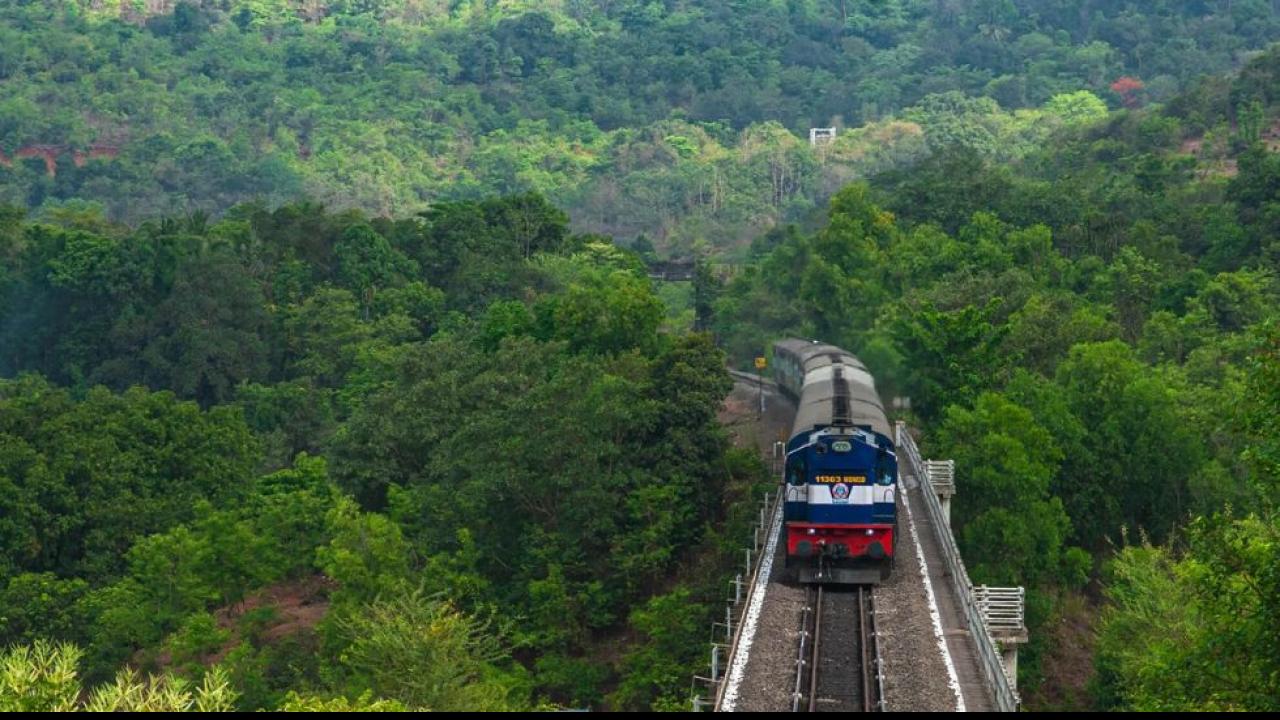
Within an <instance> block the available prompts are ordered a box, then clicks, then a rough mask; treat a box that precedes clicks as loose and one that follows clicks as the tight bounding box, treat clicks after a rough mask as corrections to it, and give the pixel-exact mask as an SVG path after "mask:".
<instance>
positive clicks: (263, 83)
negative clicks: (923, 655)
mask: <svg viewBox="0 0 1280 720" xmlns="http://www.w3.org/2000/svg"><path fill="white" fill-rule="evenodd" d="M1277 38H1280V13H1278V12H1277V11H1276V8H1274V7H1273V3H1269V2H1264V1H1262V0H1232V1H1227V0H1223V1H1220V2H1218V1H1213V0H1186V1H1183V2H1174V1H1162V2H1148V3H1136V2H1125V1H1121V0H1084V1H1077V2H1064V1H1062V0H979V1H977V2H972V3H960V2H950V1H948V0H938V1H930V2H924V1H923V0H881V1H878V2H859V3H855V2H844V1H843V0H832V1H830V2H824V1H819V0H770V1H765V0H760V1H754V0H751V1H748V0H735V1H732V2H731V1H727V0H711V1H708V2H699V3H691V2H683V1H680V0H666V1H664V2H657V1H654V2H641V1H640V0H611V1H608V2H605V1H601V2H589V1H587V0H553V1H551V2H539V3H532V2H526V1H525V0H493V1H486V0H452V1H451V2H444V1H443V0H385V1H375V0H333V1H325V0H298V1H296V2H293V1H290V2H284V1H282V0H203V1H194V0H193V1H183V2H173V1H172V0H146V1H145V2H142V1H139V2H132V1H125V2H114V1H111V2H108V1H106V0H59V1H58V2H11V3H4V4H3V5H0V84H2V86H3V87H4V89H5V91H6V92H5V93H4V94H3V98H0V710H6V711H16V710H71V709H97V710H140V709H152V710H180V709H202V710H242V711H243V710H258V709H272V710H277V709H278V710H330V711H335V710H352V709H356V710H419V709H422V710H472V709H490V710H530V709H551V708H592V709H612V710H644V709H657V710H683V709H686V708H687V707H688V700H689V691H690V679H691V677H692V676H693V675H694V674H695V673H698V672H701V671H702V670H703V666H704V665H705V662H706V650H707V645H706V643H707V639H708V628H709V627H710V626H711V623H712V622H713V621H714V620H716V619H718V618H719V616H720V615H721V614H722V612H723V601H724V593H725V587H726V584H725V583H726V581H727V580H728V579H729V578H730V577H732V573H733V569H734V568H735V567H736V564H737V563H738V562H739V560H740V554H739V547H740V546H741V544H742V542H743V538H744V537H747V536H749V533H750V530H749V525H750V523H751V521H752V517H751V516H752V515H753V513H754V512H755V506H756V502H757V500H758V499H759V497H760V496H761V495H762V494H763V493H764V492H765V491H766V490H767V489H768V488H769V487H771V485H772V479H771V478H769V477H768V476H767V473H766V472H765V469H764V467H763V465H762V464H761V462H760V461H759V460H758V459H757V454H756V453H755V452H754V451H748V450H742V449H737V448H734V447H732V446H731V444H730V443H729V441H728V439H727V434H726V431H725V429H724V428H723V427H721V426H720V424H719V422H718V421H717V412H718V410H719V409H720V407H721V403H722V401H723V399H724V397H725V395H726V394H727V392H728V391H729V389H730V387H731V383H730V379H729V375H728V373H727V372H726V367H727V366H728V367H732V366H738V367H748V366H749V365H750V362H751V359H752V358H753V357H755V356H757V355H759V354H761V353H762V351H764V349H765V348H767V347H768V346H769V345H770V343H771V342H772V341H773V340H776V339H778V338H780V337H784V336H804V337H819V338H822V339H824V340H826V341H829V342H832V343H835V344H837V345H841V346H843V347H847V348H850V349H852V350H854V351H855V352H856V353H857V354H858V355H859V356H860V357H861V358H862V359H863V360H865V361H866V363H867V364H868V366H869V367H870V369H871V370H872V371H873V372H874V374H875V377H876V379H877V383H878V385H879V389H880V391H881V394H882V395H883V396H885V397H886V398H889V397H909V398H910V399H911V411H910V413H909V415H907V416H906V418H905V419H908V420H909V421H910V422H911V423H912V424H913V425H914V426H916V427H917V428H918V429H919V430H920V431H921V443H922V449H923V450H924V452H925V454H926V455H928V456H931V457H938V458H942V457H949V458H954V459H955V460H956V463H957V483H958V485H959V487H960V492H959V495H958V496H957V500H956V505H955V507H954V509H953V513H954V514H953V523H954V527H955V529H956V536H957V539H958V540H959V542H960V545H961V548H962V550H963V552H964V555H965V559H966V562H967V564H968V567H969V571H970V573H971V575H972V576H973V579H974V580H975V582H979V583H983V582H985V583H992V584H1001V585H1025V586H1026V587H1027V588H1028V591H1029V594H1028V622H1029V624H1030V626H1031V638H1032V644H1031V646H1030V647H1029V648H1027V649H1026V650H1025V651H1024V652H1023V654H1022V658H1021V661H1020V664H1019V686H1020V688H1021V691H1022V694H1023V700H1024V702H1025V704H1026V707H1027V709H1032V710H1058V709H1066V710H1085V709H1087V710H1170V711H1173V710H1254V711H1261V710H1274V709H1276V708H1277V704H1278V700H1277V699H1278V698H1280V517H1278V516H1277V514H1276V513H1277V510H1276V502H1277V500H1278V499H1280V282H1278V280H1277V272H1278V271H1280V155H1277V154H1276V150H1277V149H1280V49H1267V46H1268V44H1269V43H1271V42H1272V41H1274V40H1276V39H1277ZM810 127H835V128H837V130H838V133H837V137H836V139H835V140H834V141H833V142H832V143H830V144H823V145H817V146H811V145H810V144H809V139H808V130H809V128H810ZM659 258H690V259H696V260H697V261H698V272H697V273H696V278H695V280H694V282H693V283H692V284H691V286H689V284H685V283H663V282H657V281H653V280H651V279H650V278H649V277H648V273H647V272H646V263H648V262H653V261H655V260H657V259H659Z"/></svg>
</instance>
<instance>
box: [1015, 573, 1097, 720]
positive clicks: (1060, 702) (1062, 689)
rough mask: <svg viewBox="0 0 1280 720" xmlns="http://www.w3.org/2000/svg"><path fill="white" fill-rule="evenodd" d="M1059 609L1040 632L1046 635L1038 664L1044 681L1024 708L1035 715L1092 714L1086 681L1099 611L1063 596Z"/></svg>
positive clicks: (1078, 597) (1084, 600)
mask: <svg viewBox="0 0 1280 720" xmlns="http://www.w3.org/2000/svg"><path fill="white" fill-rule="evenodd" d="M1062 605H1063V607H1062V615H1061V616H1060V617H1058V618H1057V619H1056V621H1055V622H1053V623H1052V624H1050V625H1048V626H1046V627H1045V628H1043V629H1042V630H1041V631H1040V632H1043V633H1047V634H1048V635H1049V637H1048V641H1047V645H1048V647H1049V651H1048V652H1047V653H1046V654H1045V656H1044V658H1043V659H1042V661H1041V662H1042V666H1041V667H1042V670H1043V672H1044V678H1045V680H1044V682H1043V683H1042V684H1041V685H1040V686H1039V687H1038V688H1036V689H1035V690H1034V691H1033V692H1031V693H1028V694H1027V696H1026V697H1025V700H1026V704H1027V707H1028V708H1029V709H1033V710H1037V711H1045V710H1060V711H1068V712H1070V711H1081V710H1093V709H1094V708H1093V698H1092V697H1091V696H1090V694H1089V681H1090V680H1091V679H1093V675H1094V667H1093V649H1094V648H1093V646H1094V642H1095V641H1096V639H1097V638H1096V633H1095V631H1094V624H1095V623H1096V622H1097V620H1098V610H1099V608H1098V606H1097V605H1095V604H1094V603H1093V602H1092V601H1091V600H1089V599H1088V598H1087V597H1085V596H1084V595H1079V594H1072V595H1069V596H1067V597H1066V598H1064V600H1063V603H1062Z"/></svg>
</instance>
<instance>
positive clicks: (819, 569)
mask: <svg viewBox="0 0 1280 720" xmlns="http://www.w3.org/2000/svg"><path fill="white" fill-rule="evenodd" d="M773 358H774V365H773V367H774V375H775V378H776V379H777V381H778V385H779V387H781V388H782V390H783V392H785V393H787V394H788V395H790V396H791V397H792V399H794V400H795V402H796V420H795V424H794V425H793V426H792V429H791V435H790V439H789V440H788V441H787V443H786V458H787V459H786V465H785V471H784V473H783V482H784V483H785V495H784V498H785V499H784V505H783V522H784V531H785V534H786V541H787V546H786V552H787V555H786V567H787V568H788V571H789V572H790V573H791V576H792V577H793V578H794V579H796V580H798V581H799V582H802V583H833V584H858V585H863V584H875V583H879V582H880V581H882V580H883V579H885V578H887V577H888V576H889V572H890V568H891V567H892V564H893V556H894V555H893V554H894V546H895V541H896V539H897V513H896V491H897V487H898V460H897V456H896V454H895V453H894V443H893V439H892V438H893V435H892V431H891V429H890V427H889V420H888V418H887V417H886V416H885V412H884V405H883V403H881V401H880V396H879V395H877V394H876V388H875V380H874V379H873V378H872V377H871V373H869V372H867V368H866V366H865V365H863V364H862V361H860V360H859V359H858V358H857V357H855V356H854V355H853V354H851V353H849V352H847V351H845V350H841V349H840V348H838V347H835V346H833V345H826V344H822V343H819V342H815V341H811V340H801V339H788V340H781V341H778V342H776V343H774V346H773Z"/></svg>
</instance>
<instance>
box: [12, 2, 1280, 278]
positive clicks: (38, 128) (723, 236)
mask: <svg viewBox="0 0 1280 720" xmlns="http://www.w3.org/2000/svg"><path fill="white" fill-rule="evenodd" d="M1277 37H1280V17H1278V16H1277V13H1276V12H1275V8H1274V7H1273V4H1272V3H1270V2H1267V1H1266V0H1159V1H1158V2H1132V1H1130V0H1071V1H1070V2H1068V1H1065V0H977V1H975V2H956V1H954V0H874V1H864V2H854V1H853V0H750V1H743V0H703V1H700V2H688V1H687V0H661V1H657V0H609V1H607V2H606V1H600V2H591V1H590V0H546V1H543V2H536V3H535V2H528V1H527V0H451V1H450V2H445V1H444V0H305V1H303V0H287V1H286V0H186V1H181V2H174V0H146V2H143V1H142V0H137V1H136V2H135V1H129V0H122V1H119V2H117V1H116V0H111V1H107V0H57V1H55V2H10V3H4V4H3V6H0V82H3V83H4V87H5V90H6V92H5V94H4V97H3V98H2V99H0V201H4V202H8V203H10V204H14V205H18V206H28V207H32V208H50V209H52V208H56V207H58V206H60V205H63V204H66V203H68V202H73V201H90V202H95V203H99V204H101V205H102V206H103V207H105V208H106V210H107V214H108V216H109V217H110V218H111V219H113V220H116V221H123V222H128V223H130V224H137V223H140V222H142V221H144V220H147V219H151V218H154V217H157V216H161V215H187V214H191V213H193V212H195V211H198V210H202V211H205V212H208V213H212V214H215V215H217V214H220V213H221V212H223V211H225V210H227V209H228V208H229V207H231V206H233V205H235V204H237V203H239V202H242V201H246V200H255V199H263V200H265V201H266V202H268V203H269V204H270V205H271V206H272V207H275V206H278V205H280V204H283V203H287V202H296V201H300V200H312V201H318V202H321V203H324V204H325V205H326V206H328V207H330V208H332V209H336V210H343V209H351V208H356V209H363V210H365V211H366V212H369V213H371V214H375V215H380V216H389V217H403V216H405V215H410V214H413V213H416V212H419V211H421V210H423V209H425V208H426V207H427V206H429V205H430V204H432V203H433V202H436V201H442V200H444V201H452V200H477V199H481V198H483V197H487V196H490V195H495V194H519V193H524V192H531V191H533V192H539V193H541V194H543V195H544V196H546V197H547V198H548V199H549V200H551V201H552V202H553V203H554V204H556V205H557V206H558V207H561V208H564V209H565V210H566V211H567V212H568V213H569V215H570V217H571V218H572V221H573V223H574V228H575V229H577V230H578V231H582V232H597V233H603V234H607V235H611V236H614V237H617V238H619V239H620V240H622V241H624V242H629V241H631V240H633V239H635V238H637V237H638V236H641V235H644V236H645V237H646V238H647V239H648V240H650V241H652V242H654V243H656V244H657V245H658V246H659V248H660V249H661V250H663V251H664V252H674V253H677V254H687V253H689V252H691V251H703V250H705V249H708V248H711V249H717V250H734V249H741V248H743V247H745V245H747V244H748V243H749V242H750V240H751V238H752V237H754V236H755V235H756V234H758V232H759V230H760V229H761V228H767V227H770V226H774V225H778V224H785V223H786V222H791V221H800V220H804V219H806V218H808V217H810V216H811V215H813V214H814V213H815V212H816V213H818V214H820V210H821V208H822V207H823V206H825V204H826V202H827V199H828V198H829V197H830V196H831V195H832V194H834V192H835V191H836V190H838V189H839V188H840V187H841V186H843V185H844V184H846V183H847V182H849V181H851V180H856V179H862V178H867V177H870V176H871V175H873V174H876V173H878V172H880V171H883V170H885V169H887V168H890V167H898V166H909V165H911V164H913V163H914V162H915V161H917V160H919V159H920V158H922V157H923V156H925V155H927V154H928V153H929V152H930V151H931V150H932V149H937V148H939V147H946V146H949V145H951V144H953V143H955V142H957V141H959V142H964V143H965V144H968V145H971V146H976V147H979V148H980V149H982V150H983V151H984V152H987V153H989V154H992V155H995V156H1000V157H1002V159H1008V158H1009V157H1010V156H1017V155H1019V154H1021V153H1022V152H1024V151H1025V150H1027V149H1028V148H1030V147H1032V146H1035V145H1037V144H1039V143H1040V142H1042V141H1044V140H1045V138H1046V137H1047V134H1048V132H1049V131H1051V130H1052V129H1053V128H1054V127H1055V126H1056V125H1059V124H1062V123H1063V122H1071V121H1074V120H1078V119H1080V118H1081V117H1088V116H1096V115H1097V114H1099V113H1100V112H1101V111H1102V110H1104V109H1105V108H1106V107H1107V106H1110V107H1112V108H1119V107H1122V106H1126V105H1139V104H1143V103H1147V102H1163V101H1166V100H1168V99H1170V98H1171V97H1173V96H1174V95H1175V94H1176V93H1177V92H1178V91H1179V90H1180V89H1182V88H1183V87H1184V86H1185V85H1186V84H1187V83H1188V82H1190V81H1192V80H1193V79H1195V78H1198V77H1200V76H1202V75H1205V74H1218V73H1223V72H1227V71H1230V70H1232V69H1234V68H1236V67H1237V66H1238V65H1239V64H1240V63H1241V61H1242V60H1243V58H1244V57H1245V56H1246V55H1247V53H1249V52H1251V51H1256V50H1260V49H1262V48H1263V47H1265V46H1266V44H1267V43H1268V42H1269V41H1271V40H1274V39H1275V38H1277ZM1113 88H1114V89H1113ZM1080 92H1087V93H1090V95H1092V96H1093V97H1094V98H1097V99H1100V100H1101V102H1097V101H1096V100H1092V99H1090V98H1089V97H1088V96H1077V95H1076V93H1080ZM811 127H836V128H838V129H839V130H840V133H839V135H838V137H837V142H836V143H835V144H834V145H833V146H831V147H826V148H823V149H822V150H821V151H815V150H813V149H812V148H810V147H809V145H808V132H809V128H811ZM735 259H741V257H735Z"/></svg>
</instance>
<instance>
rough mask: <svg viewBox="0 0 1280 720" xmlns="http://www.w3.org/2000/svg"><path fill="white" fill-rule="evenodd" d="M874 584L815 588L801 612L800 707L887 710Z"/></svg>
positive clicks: (795, 703)
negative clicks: (885, 706)
mask: <svg viewBox="0 0 1280 720" xmlns="http://www.w3.org/2000/svg"><path fill="white" fill-rule="evenodd" d="M880 666H881V665H880V652H879V648H878V645H877V643H876V633H875V608H874V601H873V599H872V595H871V587H870V586H865V585H858V586H855V587H853V588H850V589H833V588H829V587H824V586H822V585H818V586H816V587H810V588H809V590H808V599H807V602H806V603H805V607H804V609H803V610H802V612H801V618H800V641H799V643H798V650H797V654H796V674H795V687H794V690H793V692H792V696H791V697H792V702H791V709H792V710H793V711H795V712H801V711H807V712H876V711H881V710H884V709H885V708H884V692H883V684H882V679H881V677H880Z"/></svg>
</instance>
